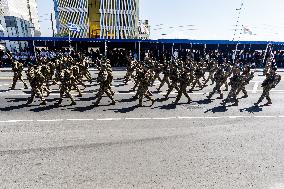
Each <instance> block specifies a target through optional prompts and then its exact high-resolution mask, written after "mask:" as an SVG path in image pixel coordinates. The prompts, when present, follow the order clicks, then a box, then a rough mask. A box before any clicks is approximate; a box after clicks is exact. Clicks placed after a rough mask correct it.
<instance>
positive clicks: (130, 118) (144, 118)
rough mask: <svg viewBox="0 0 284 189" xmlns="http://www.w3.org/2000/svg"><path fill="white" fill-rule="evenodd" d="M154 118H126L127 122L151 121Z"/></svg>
mask: <svg viewBox="0 0 284 189" xmlns="http://www.w3.org/2000/svg"><path fill="white" fill-rule="evenodd" d="M150 119H152V118H148V117H145V118H141V117H137V118H125V120H150Z"/></svg>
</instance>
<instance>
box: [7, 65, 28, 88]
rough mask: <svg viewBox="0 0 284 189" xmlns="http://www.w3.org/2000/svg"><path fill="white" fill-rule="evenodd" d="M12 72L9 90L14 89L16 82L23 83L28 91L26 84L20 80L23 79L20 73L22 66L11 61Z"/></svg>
mask: <svg viewBox="0 0 284 189" xmlns="http://www.w3.org/2000/svg"><path fill="white" fill-rule="evenodd" d="M12 70H13V72H14V77H13V84H12V87H11V89H12V90H14V89H15V87H16V84H17V81H18V80H20V81H22V82H23V84H24V86H25V89H28V86H27V84H26V82H25V81H24V80H23V78H22V77H23V74H22V72H23V70H24V66H23V64H22V63H20V62H18V61H12Z"/></svg>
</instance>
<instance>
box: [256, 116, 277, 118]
mask: <svg viewBox="0 0 284 189" xmlns="http://www.w3.org/2000/svg"><path fill="white" fill-rule="evenodd" d="M253 117H254V118H277V116H253Z"/></svg>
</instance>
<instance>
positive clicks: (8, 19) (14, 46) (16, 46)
mask: <svg viewBox="0 0 284 189" xmlns="http://www.w3.org/2000/svg"><path fill="white" fill-rule="evenodd" d="M0 24H1V25H2V26H3V28H4V31H0V36H2V37H32V36H34V35H33V34H34V30H33V24H32V23H31V22H30V21H27V20H24V19H22V18H19V17H15V16H1V17H0ZM5 45H6V48H7V49H8V50H10V51H12V52H19V51H22V50H25V49H26V48H27V47H28V43H27V42H25V41H5Z"/></svg>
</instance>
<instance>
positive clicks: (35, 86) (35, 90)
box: [27, 67, 46, 105]
mask: <svg viewBox="0 0 284 189" xmlns="http://www.w3.org/2000/svg"><path fill="white" fill-rule="evenodd" d="M27 76H28V80H29V82H30V86H31V97H30V98H29V100H28V102H27V104H31V103H33V101H34V98H35V96H36V95H37V96H38V97H39V98H40V99H41V101H42V102H41V105H46V100H45V98H44V94H43V93H44V90H45V89H46V88H44V87H43V84H44V82H45V77H44V76H43V74H42V72H41V71H40V70H39V69H36V68H34V67H30V68H29V70H28V72H27Z"/></svg>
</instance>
